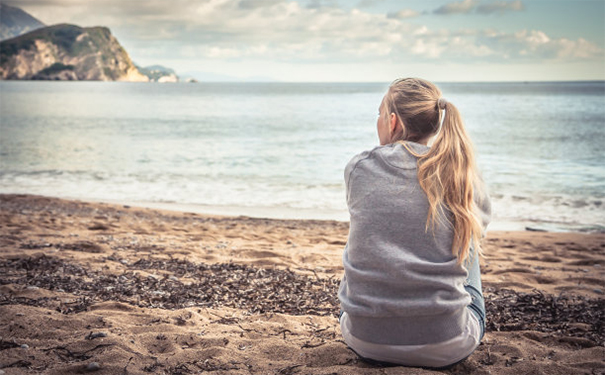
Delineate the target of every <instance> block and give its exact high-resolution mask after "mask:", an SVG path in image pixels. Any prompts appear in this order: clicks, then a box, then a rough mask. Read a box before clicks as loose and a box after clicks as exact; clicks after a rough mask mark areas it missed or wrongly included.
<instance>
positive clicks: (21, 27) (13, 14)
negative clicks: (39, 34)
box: [0, 3, 45, 41]
mask: <svg viewBox="0 0 605 375" xmlns="http://www.w3.org/2000/svg"><path fill="white" fill-rule="evenodd" d="M44 26H45V25H44V24H43V23H42V22H40V21H38V20H37V19H35V18H34V17H32V16H31V15H29V14H28V13H26V12H24V11H23V10H21V9H19V8H15V7H11V6H8V5H6V4H2V3H0V41H2V40H6V39H10V38H14V37H16V36H19V35H21V34H25V33H28V32H30V31H33V30H36V29H39V28H41V27H44Z"/></svg>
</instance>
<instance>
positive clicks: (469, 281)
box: [464, 248, 485, 338]
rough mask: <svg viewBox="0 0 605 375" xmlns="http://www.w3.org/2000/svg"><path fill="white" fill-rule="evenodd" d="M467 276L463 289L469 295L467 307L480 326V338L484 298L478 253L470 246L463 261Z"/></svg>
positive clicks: (482, 328)
mask: <svg viewBox="0 0 605 375" xmlns="http://www.w3.org/2000/svg"><path fill="white" fill-rule="evenodd" d="M465 267H466V269H467V270H468V277H467V278H466V281H464V289H465V290H466V291H467V292H468V294H470V295H471V304H470V305H468V308H469V309H471V312H472V313H473V314H475V316H476V317H477V320H478V321H479V325H480V326H481V338H483V336H484V335H485V300H484V298H483V289H482V288H481V270H480V269H479V254H477V252H476V251H475V250H474V249H473V248H471V255H470V258H468V259H467V260H466V262H465Z"/></svg>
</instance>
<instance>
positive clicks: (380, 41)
mask: <svg viewBox="0 0 605 375" xmlns="http://www.w3.org/2000/svg"><path fill="white" fill-rule="evenodd" d="M503 3H505V4H503ZM516 3H519V4H520V6H522V4H521V3H520V2H517V1H515V2H492V3H488V4H485V5H486V6H487V5H489V4H492V5H493V8H491V9H493V12H498V10H496V8H498V7H500V8H501V9H503V8H506V7H508V8H507V10H511V9H509V8H511V7H518V6H517V5H514V4H516ZM11 4H14V5H17V6H19V5H22V6H23V7H24V8H25V10H27V11H30V10H31V11H32V13H33V14H34V15H35V16H36V17H37V18H39V19H40V20H41V21H43V22H47V23H52V22H71V23H77V24H81V25H84V26H93V25H106V26H109V27H110V28H111V29H112V31H113V32H114V34H115V35H116V36H117V37H118V39H119V40H120V41H121V42H123V43H124V41H125V42H126V44H125V47H126V48H127V50H128V51H129V52H130V53H131V55H132V56H133V58H134V59H135V60H139V59H143V60H145V59H146V60H156V61H162V60H165V59H179V58H180V59H183V60H200V61H211V60H212V61H243V59H255V60H258V61H261V60H262V61H277V62H283V63H291V64H299V65H300V64H303V63H313V64H323V63H337V62H338V63H350V62H352V61H355V62H356V63H364V62H379V61H382V62H384V61H389V62H392V63H394V64H398V63H399V64H401V63H410V62H417V61H425V62H437V61H448V62H452V63H454V62H456V63H469V62H471V63H479V62H494V61H498V62H501V61H511V62H514V61H515V60H516V59H517V60H520V61H534V62H541V61H546V60H548V61H579V60H590V59H602V57H603V48H601V47H600V46H597V45H596V44H594V43H592V42H590V41H588V40H585V39H582V38H578V39H575V40H574V39H569V38H553V37H550V36H548V35H547V34H546V33H545V32H543V31H539V30H530V31H527V30H522V31H519V32H516V33H514V32H513V33H504V32H500V31H498V30H473V29H459V30H445V29H441V30H439V29H437V30H435V29H431V28H429V27H427V26H423V25H414V24H411V23H408V22H406V18H408V17H411V16H414V15H417V13H415V12H414V11H412V10H407V9H404V10H401V11H399V12H396V13H393V14H391V15H390V16H387V17H385V15H384V14H374V13H370V12H366V11H362V10H359V9H352V10H349V11H347V10H344V9H341V8H338V7H334V6H320V7H308V6H304V5H301V4H299V3H298V2H294V1H290V0H262V1H261V0H258V1H256V0H254V1H253V0H247V1H235V0H173V1H171V2H170V3H167V2H165V1H164V0H147V1H144V2H140V1H123V0H104V1H94V2H93V1H91V2H86V3H83V2H81V1H76V0H22V1H21V2H14V1H13V2H12V3H11ZM51 4H52V6H51ZM83 4H84V5H83ZM310 4H314V3H310ZM322 4H330V3H329V2H323V3H322ZM478 4H479V3H478V2H477V1H475V0H464V1H460V2H456V3H449V4H446V5H444V6H443V7H441V8H440V9H442V8H443V9H442V11H443V12H445V11H449V12H471V11H474V10H475V9H477V11H478V8H477V5H478ZM498 4H500V5H498ZM486 9H487V8H486ZM484 11H486V10H484ZM490 11H492V10H490ZM44 14H47V15H48V17H44ZM246 61H247V60H246Z"/></svg>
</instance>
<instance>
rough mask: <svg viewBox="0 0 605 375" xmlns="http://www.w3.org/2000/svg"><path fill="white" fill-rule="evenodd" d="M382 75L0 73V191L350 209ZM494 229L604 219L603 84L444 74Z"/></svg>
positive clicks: (599, 227)
mask: <svg viewBox="0 0 605 375" xmlns="http://www.w3.org/2000/svg"><path fill="white" fill-rule="evenodd" d="M387 86H388V83H244V84H239V83H199V84H149V83H141V84H139V83H117V82H116V83H108V82H14V81H3V82H0V193H30V194H41V195H48V196H56V197H65V198H76V199H83V200H95V201H109V202H123V203H129V204H133V205H137V204H138V205H143V206H151V207H168V208H180V209H184V210H188V211H196V212H206V213H219V214H221V213H222V214H235V215H239V214H243V215H250V216H266V217H289V218H320V219H325V218H331V219H339V220H347V218H348V214H347V210H346V202H345V193H344V182H343V169H344V166H345V165H346V163H347V162H348V161H349V160H350V159H351V158H352V157H353V156H354V155H355V154H357V153H359V152H361V151H363V150H366V149H371V148H372V147H374V146H376V145H377V142H378V138H377V136H376V130H375V124H376V117H377V111H378V105H379V103H380V101H381V99H382V95H383V94H384V92H385V90H386V88H387ZM439 86H440V87H441V89H442V91H443V93H444V96H445V97H446V98H447V99H448V100H449V101H451V102H452V103H454V104H455V105H456V106H458V108H459V109H460V111H461V113H462V115H463V117H464V120H465V123H466V126H467V128H468V131H469V133H470V135H471V137H472V139H473V142H474V144H475V148H476V150H477V157H478V164H479V166H480V169H481V170H482V173H483V176H484V180H485V181H486V183H487V186H488V188H489V190H490V194H491V196H492V199H493V213H494V225H493V226H492V228H496V229H523V228H525V227H528V226H529V227H532V228H538V229H547V230H580V231H601V232H602V231H605V210H604V207H603V201H604V199H605V82H569V83H443V84H440V85H439Z"/></svg>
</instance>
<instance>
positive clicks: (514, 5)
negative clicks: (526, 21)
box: [477, 0, 525, 14]
mask: <svg viewBox="0 0 605 375" xmlns="http://www.w3.org/2000/svg"><path fill="white" fill-rule="evenodd" d="M522 10H525V6H524V5H523V3H522V2H521V1H520V0H517V1H492V2H491V3H487V4H480V5H479V6H477V13H482V14H492V13H503V12H505V11H513V12H519V11H522Z"/></svg>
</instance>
